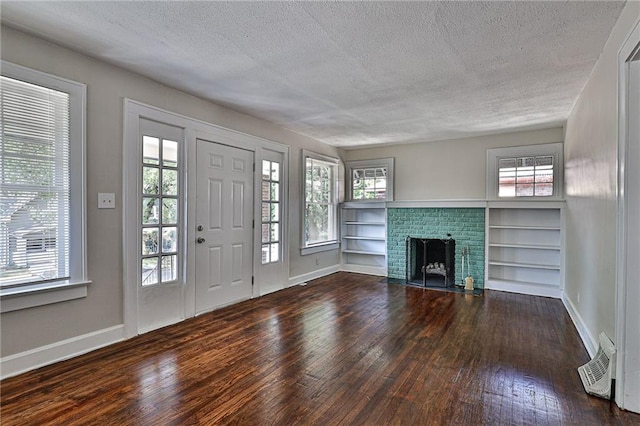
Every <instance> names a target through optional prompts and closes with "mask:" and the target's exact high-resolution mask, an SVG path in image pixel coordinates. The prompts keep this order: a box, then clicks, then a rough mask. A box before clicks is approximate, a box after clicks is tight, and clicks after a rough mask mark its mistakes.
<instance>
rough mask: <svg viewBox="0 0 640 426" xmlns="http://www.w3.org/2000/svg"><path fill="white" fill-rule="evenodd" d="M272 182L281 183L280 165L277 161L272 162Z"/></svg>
mask: <svg viewBox="0 0 640 426" xmlns="http://www.w3.org/2000/svg"><path fill="white" fill-rule="evenodd" d="M271 180H272V181H274V182H278V181H280V163H278V162H277V161H272V162H271Z"/></svg>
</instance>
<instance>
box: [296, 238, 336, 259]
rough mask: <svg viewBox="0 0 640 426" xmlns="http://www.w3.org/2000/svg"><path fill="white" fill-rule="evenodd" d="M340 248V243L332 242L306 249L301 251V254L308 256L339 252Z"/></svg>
mask: <svg viewBox="0 0 640 426" xmlns="http://www.w3.org/2000/svg"><path fill="white" fill-rule="evenodd" d="M339 247H340V243H338V242H336V241H332V242H330V243H325V244H318V245H315V246H311V247H304V248H302V249H300V254H301V255H302V256H305V255H307V254H313V253H319V252H321V251H329V250H337V249H338V248H339Z"/></svg>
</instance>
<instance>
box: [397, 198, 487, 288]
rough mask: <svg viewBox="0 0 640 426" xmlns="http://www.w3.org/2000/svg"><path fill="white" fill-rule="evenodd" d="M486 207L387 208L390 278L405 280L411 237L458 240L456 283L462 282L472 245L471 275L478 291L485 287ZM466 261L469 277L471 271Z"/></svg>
mask: <svg viewBox="0 0 640 426" xmlns="http://www.w3.org/2000/svg"><path fill="white" fill-rule="evenodd" d="M484 217H485V209H484V208H390V209H387V275H388V276H389V278H398V279H404V278H405V264H406V258H405V252H406V243H405V241H406V238H407V236H411V237H415V238H441V239H446V238H448V237H447V234H451V238H453V239H454V240H456V256H455V259H456V283H457V284H460V283H461V279H462V256H461V253H462V248H463V247H465V246H469V252H470V254H471V256H470V269H471V276H472V277H473V280H474V286H475V287H476V288H483V287H484V241H485V235H484V234H485V219H484ZM466 263H467V261H466V259H465V275H468V272H467V265H466Z"/></svg>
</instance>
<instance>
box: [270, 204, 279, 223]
mask: <svg viewBox="0 0 640 426" xmlns="http://www.w3.org/2000/svg"><path fill="white" fill-rule="evenodd" d="M279 206H280V204H279V203H271V222H280V207H279Z"/></svg>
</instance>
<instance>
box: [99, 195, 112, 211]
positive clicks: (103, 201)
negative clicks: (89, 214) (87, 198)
mask: <svg viewBox="0 0 640 426" xmlns="http://www.w3.org/2000/svg"><path fill="white" fill-rule="evenodd" d="M98 208H99V209H115V208H116V194H114V193H113V192H98Z"/></svg>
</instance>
